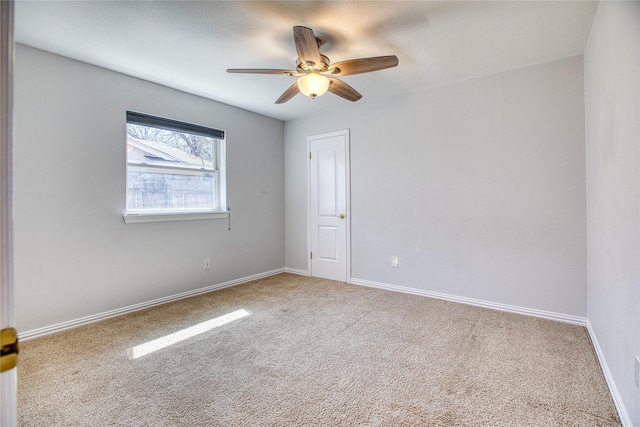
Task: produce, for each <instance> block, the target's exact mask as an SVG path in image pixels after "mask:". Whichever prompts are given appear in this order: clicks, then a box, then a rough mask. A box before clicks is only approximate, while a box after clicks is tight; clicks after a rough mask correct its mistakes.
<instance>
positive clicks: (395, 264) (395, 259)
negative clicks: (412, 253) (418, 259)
mask: <svg viewBox="0 0 640 427" xmlns="http://www.w3.org/2000/svg"><path fill="white" fill-rule="evenodd" d="M399 266H400V264H398V257H397V256H392V257H391V267H393V268H398V267H399Z"/></svg>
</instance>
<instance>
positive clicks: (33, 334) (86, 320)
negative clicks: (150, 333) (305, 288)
mask: <svg viewBox="0 0 640 427" xmlns="http://www.w3.org/2000/svg"><path fill="white" fill-rule="evenodd" d="M280 273H284V268H277V269H275V270H271V271H265V272H264V273H258V274H254V275H252V276H247V277H242V278H240V279H235V280H230V281H228V282H224V283H219V284H217V285H211V286H206V287H204V288H200V289H195V290H193V291H187V292H182V293H179V294H175V295H170V296H168V297H163V298H158V299H154V300H152V301H147V302H142V303H139V304H134V305H130V306H127V307H123V308H118V309H115V310H110V311H105V312H104V313H98V314H94V315H91V316H86V317H81V318H80V319H75V320H69V321H67V322H62V323H58V324H56V325H51V326H45V327H43V328H38V329H33V330H31V331H27V332H23V333H19V334H18V338H19V339H20V340H23V341H26V340H29V339H32V338H39V337H43V336H45V335H50V334H53V333H56V332H62V331H66V330H67V329H73V328H77V327H80V326H85V325H88V324H90V323H95V322H99V321H101V320H106V319H110V318H112V317H117V316H122V315H124V314H129V313H133V312H136V311H139V310H144V309H146V308H150V307H155V306H157V305H161V304H166V303H168V302H173V301H178V300H181V299H184V298H190V297H193V296H196V295H201V294H206V293H208V292H211V291H216V290H218V289H223V288H228V287H231V286H236V285H240V284H242V283H247V282H251V281H252V280H257V279H262V278H264V277H269V276H274V275H276V274H280Z"/></svg>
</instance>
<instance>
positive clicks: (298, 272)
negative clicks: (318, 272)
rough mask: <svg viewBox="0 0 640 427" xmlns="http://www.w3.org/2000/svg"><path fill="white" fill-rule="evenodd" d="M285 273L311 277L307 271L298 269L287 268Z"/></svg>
mask: <svg viewBox="0 0 640 427" xmlns="http://www.w3.org/2000/svg"><path fill="white" fill-rule="evenodd" d="M284 272H285V273H291V274H297V275H298V276H309V272H308V271H307V270H300V269H297V268H290V267H285V268H284Z"/></svg>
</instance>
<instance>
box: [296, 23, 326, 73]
mask: <svg viewBox="0 0 640 427" xmlns="http://www.w3.org/2000/svg"><path fill="white" fill-rule="evenodd" d="M293 41H294V43H295V44H296V50H297V51H298V58H300V61H302V62H304V63H306V64H309V65H311V66H313V65H316V64H317V65H320V64H322V60H321V59H320V50H319V49H318V41H317V40H316V36H315V35H314V34H313V30H312V29H311V28H307V27H301V26H296V27H293ZM310 63H312V64H310Z"/></svg>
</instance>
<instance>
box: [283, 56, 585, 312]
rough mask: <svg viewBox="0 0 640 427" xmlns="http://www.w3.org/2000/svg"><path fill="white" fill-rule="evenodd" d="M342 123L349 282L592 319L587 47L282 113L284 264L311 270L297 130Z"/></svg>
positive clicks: (304, 159)
mask: <svg viewBox="0 0 640 427" xmlns="http://www.w3.org/2000/svg"><path fill="white" fill-rule="evenodd" d="M381 72H384V71H381ZM345 80H347V79H345ZM327 96H331V95H327ZM344 128H350V129H351V174H352V176H351V206H352V212H351V220H352V240H351V242H352V248H351V250H352V277H353V278H357V279H364V280H369V281H373V282H379V283H386V284H392V285H399V286H405V287H409V288H414V289H417V290H425V291H432V292H440V293H446V294H451V295H456V296H461V297H467V298H474V299H480V300H487V301H491V302H497V303H502V304H509V305H514V306H519V307H525V308H529V309H538V310H545V311H551V312H556V313H562V314H567V315H574V316H581V317H585V316H586V307H587V303H586V216H585V215H586V213H585V203H586V202H585V164H584V156H585V151H584V91H583V58H582V56H577V57H572V58H568V59H564V60H559V61H555V62H551V63H546V64H542V65H537V66H533V67H528V68H523V69H518V70H514V71H509V72H505V73H500V74H495V75H491V76H488V77H484V78H478V79H474V80H470V81H465V82H461V83H457V84H452V85H447V86H441V87H436V88H432V89H428V90H422V91H417V92H414V93H409V94H405V95H401V96H397V97H393V98H388V99H385V100H382V101H377V102H370V103H367V102H366V94H365V98H364V99H363V100H362V101H360V102H359V103H356V104H347V102H346V101H345V107H344V108H343V109H340V110H337V111H332V112H327V113H324V114H319V115H316V116H312V117H307V118H302V119H299V120H293V121H289V122H286V123H285V167H286V172H285V181H286V184H285V199H286V218H287V221H286V231H285V233H286V237H285V242H286V245H285V247H286V266H287V267H288V268H292V269H300V270H306V269H307V259H306V256H307V250H306V245H307V237H306V230H307V228H306V221H307V219H306V215H307V212H306V208H307V188H306V185H307V181H306V176H307V175H306V174H307V163H308V155H307V153H306V139H305V138H306V136H307V135H312V134H316V133H321V132H326V131H332V130H337V129H344ZM392 255H397V256H399V257H400V268H397V269H395V268H391V256H392Z"/></svg>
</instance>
